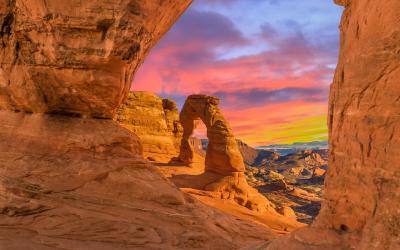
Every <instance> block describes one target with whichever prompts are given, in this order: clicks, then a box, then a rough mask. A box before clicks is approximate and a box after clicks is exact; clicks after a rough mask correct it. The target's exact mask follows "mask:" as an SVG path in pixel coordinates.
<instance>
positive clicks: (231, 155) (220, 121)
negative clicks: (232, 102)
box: [179, 95, 245, 175]
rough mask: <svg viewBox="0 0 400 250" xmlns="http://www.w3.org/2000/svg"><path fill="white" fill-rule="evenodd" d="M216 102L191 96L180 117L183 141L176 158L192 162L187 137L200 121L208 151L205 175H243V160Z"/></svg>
mask: <svg viewBox="0 0 400 250" xmlns="http://www.w3.org/2000/svg"><path fill="white" fill-rule="evenodd" d="M219 102H220V100H219V99H218V98H217V97H213V96H206V95H191V96H189V97H188V98H187V100H186V102H185V104H184V106H183V109H182V111H181V113H180V122H181V124H182V127H183V137H182V143H181V150H180V156H179V158H180V159H181V160H182V161H183V162H186V163H191V162H192V160H193V154H194V149H193V147H192V145H191V143H190V137H191V136H192V134H193V131H194V129H195V127H196V123H197V122H198V121H199V120H201V121H202V122H203V123H204V124H205V126H206V128H207V137H208V147H207V152H206V171H211V172H215V173H218V174H222V175H226V174H231V173H235V172H244V170H245V167H244V163H243V158H242V157H241V154H240V152H239V149H238V146H237V143H236V139H235V137H234V136H233V133H232V130H231V128H230V126H229V124H228V122H227V121H226V120H225V118H224V117H223V115H222V113H221V111H220V110H219V107H218V105H219Z"/></svg>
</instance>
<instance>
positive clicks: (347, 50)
mask: <svg viewBox="0 0 400 250" xmlns="http://www.w3.org/2000/svg"><path fill="white" fill-rule="evenodd" d="M342 3H343V4H345V5H346V9H345V11H344V14H343V17H342V21H341V25H340V29H341V48H340V57H339V64H338V66H337V69H336V74H335V79H334V82H333V85H332V87H331V96H330V108H329V129H330V145H329V147H330V155H329V167H330V169H329V170H328V176H327V179H326V190H327V191H326V200H327V202H326V203H325V204H324V205H323V208H322V212H321V216H320V217H319V219H318V223H317V225H318V226H324V227H329V228H335V229H339V230H342V231H349V232H360V233H362V234H363V238H362V239H363V240H362V241H361V242H360V245H359V247H360V248H365V249H367V248H368V246H374V247H376V248H381V249H396V248H400V241H399V238H398V237H399V234H400V211H399V210H398V209H397V208H398V207H399V206H400V196H399V195H400V176H399V175H398V173H399V170H400V168H399V165H398V162H399V161H400V154H399V152H400V131H399V127H400V116H399V114H400V85H399V84H398V79H399V78H400V26H399V25H398V24H399V21H400V2H399V1H397V0H388V1H379V0H371V1H355V0H354V1H342ZM343 135H346V136H343Z"/></svg>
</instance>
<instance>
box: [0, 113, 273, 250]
mask: <svg viewBox="0 0 400 250" xmlns="http://www.w3.org/2000/svg"><path fill="white" fill-rule="evenodd" d="M0 120H1V123H0V138H1V141H0V221H1V223H0V249H7V250H22V249H24V250H30V249H32V250H38V249H41V250H42V249H44V250H46V249H71V250H72V249H73V250H76V249H101V250H106V249H107V250H108V249H110V250H111V249H238V248H240V247H243V246H247V245H251V244H253V243H257V241H259V240H263V239H264V240H265V239H270V238H271V237H273V235H274V234H273V233H272V232H271V231H269V230H267V229H266V228H265V227H262V226H257V225H256V224H251V223H249V222H245V221H242V220H240V219H238V218H234V217H231V216H229V215H226V214H223V213H221V212H218V211H217V210H215V209H212V208H210V207H206V206H205V205H203V204H201V203H199V202H198V201H196V200H195V199H193V198H191V197H189V196H188V195H185V194H184V193H182V192H180V191H179V190H178V189H177V188H176V187H175V186H174V185H172V184H171V183H170V182H169V181H168V180H166V179H165V178H164V177H162V176H161V175H160V174H159V173H157V171H156V170H155V168H154V167H153V166H151V165H149V163H148V162H147V161H145V160H144V159H143V158H142V157H141V156H140V155H141V146H140V142H139V139H138V137H136V136H135V135H134V134H132V133H131V132H130V131H129V130H127V129H124V128H122V127H121V126H119V125H118V124H117V123H115V122H113V121H110V120H96V119H79V118H71V117H66V116H55V115H53V116H51V115H42V114H24V113H22V112H21V113H14V112H9V111H0Z"/></svg>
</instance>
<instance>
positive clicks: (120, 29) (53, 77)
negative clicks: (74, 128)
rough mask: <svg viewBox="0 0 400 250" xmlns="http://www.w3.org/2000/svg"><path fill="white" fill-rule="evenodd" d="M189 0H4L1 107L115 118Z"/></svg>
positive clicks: (1, 3) (1, 4)
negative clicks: (136, 74) (139, 72)
mask: <svg viewBox="0 0 400 250" xmlns="http://www.w3.org/2000/svg"><path fill="white" fill-rule="evenodd" d="M190 2H191V1H190V0H165V1H158V0H149V1H137V0H122V1H109V0H85V1H76V0H73V1H55V0H45V1H39V0H0V28H1V29H0V109H7V110H20V111H24V112H34V113H69V114H71V113H72V114H76V115H83V116H93V117H102V118H110V117H112V116H113V114H114V113H115V111H116V110H117V108H118V106H119V105H120V104H121V103H122V102H123V100H124V99H125V98H126V95H127V93H128V91H129V89H130V85H131V82H132V77H133V74H134V72H135V71H136V70H137V68H138V67H139V66H140V64H141V63H142V62H143V60H144V58H145V56H146V54H147V53H148V51H149V49H150V48H151V47H152V46H153V45H155V44H156V42H157V41H158V40H159V39H160V37H161V36H162V35H163V34H164V33H165V32H166V31H167V30H168V29H169V28H170V27H171V25H172V24H173V23H174V22H175V20H176V19H177V18H178V17H179V15H180V14H181V13H182V12H183V11H184V10H185V9H186V8H187V7H188V5H189V4H190Z"/></svg>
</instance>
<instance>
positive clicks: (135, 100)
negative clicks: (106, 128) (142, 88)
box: [116, 92, 182, 163]
mask: <svg viewBox="0 0 400 250" xmlns="http://www.w3.org/2000/svg"><path fill="white" fill-rule="evenodd" d="M116 121H117V122H118V123H120V124H121V125H122V126H123V127H125V128H127V129H129V130H130V131H132V132H133V133H135V134H136V135H137V136H138V137H139V138H140V142H141V143H142V146H143V155H144V157H145V158H147V159H150V160H154V161H157V162H164V163H167V162H169V161H170V160H171V159H172V158H174V157H177V156H178V155H179V148H180V141H181V138H182V126H181V125H180V122H179V113H178V109H177V107H176V103H175V102H174V101H172V100H170V99H162V98H160V97H158V96H157V95H155V94H153V93H150V92H130V93H129V95H128V99H127V101H126V102H125V103H124V104H123V105H122V106H121V108H120V109H119V111H118V114H117V116H116Z"/></svg>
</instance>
